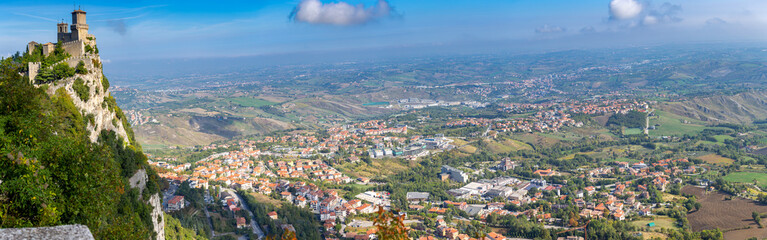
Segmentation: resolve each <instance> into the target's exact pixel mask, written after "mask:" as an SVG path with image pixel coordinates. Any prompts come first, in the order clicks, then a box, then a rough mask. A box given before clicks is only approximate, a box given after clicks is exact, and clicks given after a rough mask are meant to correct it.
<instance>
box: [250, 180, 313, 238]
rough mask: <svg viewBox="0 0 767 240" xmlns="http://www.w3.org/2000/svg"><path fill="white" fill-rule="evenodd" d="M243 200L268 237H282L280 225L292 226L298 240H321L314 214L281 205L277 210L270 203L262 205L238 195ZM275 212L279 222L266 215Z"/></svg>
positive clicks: (253, 198) (251, 198) (289, 205)
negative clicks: (264, 227) (263, 227)
mask: <svg viewBox="0 0 767 240" xmlns="http://www.w3.org/2000/svg"><path fill="white" fill-rule="evenodd" d="M239 194H240V195H241V196H243V197H244V198H245V201H246V203H247V204H248V206H250V209H251V210H252V211H253V215H254V217H255V220H256V222H257V223H258V224H259V225H261V226H266V229H265V231H266V234H268V235H270V236H282V235H283V232H284V231H283V229H282V228H280V227H279V225H280V224H292V225H293V227H294V228H295V229H296V237H297V238H298V239H322V238H321V236H320V230H319V229H320V223H319V220H318V219H317V218H316V217H315V216H314V214H313V213H312V212H311V211H309V210H308V209H305V208H299V207H297V206H294V205H292V204H282V207H280V208H277V207H275V206H274V205H272V204H270V203H263V202H259V201H258V200H256V198H255V197H253V196H252V195H250V194H247V193H245V192H240V193H239ZM271 211H276V212H277V216H279V217H280V219H279V220H272V219H271V218H269V216H268V215H267V213H269V212H271Z"/></svg>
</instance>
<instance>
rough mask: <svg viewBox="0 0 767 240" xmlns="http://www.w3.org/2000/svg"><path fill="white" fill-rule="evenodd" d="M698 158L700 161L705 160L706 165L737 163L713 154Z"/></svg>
mask: <svg viewBox="0 0 767 240" xmlns="http://www.w3.org/2000/svg"><path fill="white" fill-rule="evenodd" d="M698 158H699V159H700V160H703V161H704V162H706V163H709V164H718V165H730V164H732V163H733V162H735V160H732V159H730V158H726V157H722V156H719V155H717V154H713V153H712V154H708V155H703V156H700V157H698Z"/></svg>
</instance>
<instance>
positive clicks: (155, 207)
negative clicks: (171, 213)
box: [149, 193, 165, 240]
mask: <svg viewBox="0 0 767 240" xmlns="http://www.w3.org/2000/svg"><path fill="white" fill-rule="evenodd" d="M149 204H150V205H152V224H153V225H154V232H156V233H157V238H155V239H157V240H165V215H164V214H163V212H162V203H161V202H160V194H159V193H155V194H154V195H152V197H150V198H149Z"/></svg>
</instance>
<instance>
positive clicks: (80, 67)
mask: <svg viewBox="0 0 767 240" xmlns="http://www.w3.org/2000/svg"><path fill="white" fill-rule="evenodd" d="M75 73H77V74H87V73H88V69H86V68H85V62H83V61H82V60H80V62H78V63H77V67H75Z"/></svg>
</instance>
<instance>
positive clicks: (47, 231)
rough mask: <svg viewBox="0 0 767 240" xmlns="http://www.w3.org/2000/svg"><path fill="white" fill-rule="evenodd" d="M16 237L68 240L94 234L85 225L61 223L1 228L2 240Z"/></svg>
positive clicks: (84, 237)
mask: <svg viewBox="0 0 767 240" xmlns="http://www.w3.org/2000/svg"><path fill="white" fill-rule="evenodd" d="M6 239H8V240H11V239H13V240H15V239H30V240H33V239H41V240H42V239H45V240H68V239H73V240H74V239H78V240H79V239H85V240H88V239H93V234H91V231H90V230H88V227H86V226H85V225H61V226H55V227H38V228H6V229H0V240H6Z"/></svg>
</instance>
